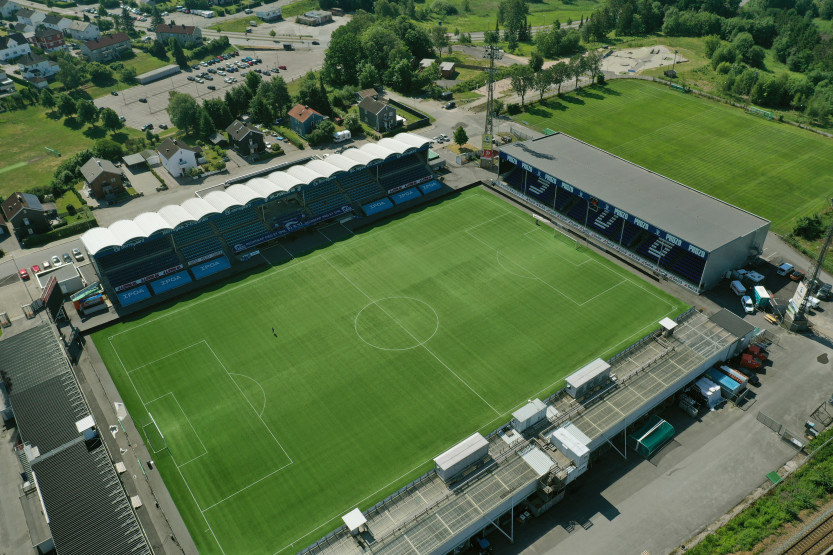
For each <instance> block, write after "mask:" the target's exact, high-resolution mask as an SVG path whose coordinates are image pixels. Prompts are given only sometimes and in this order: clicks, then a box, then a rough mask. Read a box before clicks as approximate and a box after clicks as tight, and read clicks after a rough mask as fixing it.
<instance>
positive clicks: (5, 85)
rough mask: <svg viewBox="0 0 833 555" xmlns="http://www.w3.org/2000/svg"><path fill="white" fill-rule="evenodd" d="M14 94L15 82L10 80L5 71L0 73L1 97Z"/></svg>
mask: <svg viewBox="0 0 833 555" xmlns="http://www.w3.org/2000/svg"><path fill="white" fill-rule="evenodd" d="M13 92H14V81H12V80H11V79H9V76H8V75H6V72H5V71H0V96H3V95H6V94H11V93H13Z"/></svg>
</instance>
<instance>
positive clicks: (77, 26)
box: [65, 21, 101, 41]
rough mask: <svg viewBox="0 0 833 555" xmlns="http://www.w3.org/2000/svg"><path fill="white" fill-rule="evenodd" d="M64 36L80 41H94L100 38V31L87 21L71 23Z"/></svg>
mask: <svg viewBox="0 0 833 555" xmlns="http://www.w3.org/2000/svg"><path fill="white" fill-rule="evenodd" d="M65 34H69V36H71V37H72V38H74V39H76V40H82V41H87V40H95V39H97V38H99V37H101V31H100V30H99V28H98V25H96V24H95V23H90V22H89V21H73V22H72V23H70V24H69V27H67V30H66V31H65Z"/></svg>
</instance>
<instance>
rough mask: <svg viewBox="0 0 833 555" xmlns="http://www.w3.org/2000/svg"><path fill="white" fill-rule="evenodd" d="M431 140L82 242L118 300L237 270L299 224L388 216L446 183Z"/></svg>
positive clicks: (351, 158) (385, 145)
mask: <svg viewBox="0 0 833 555" xmlns="http://www.w3.org/2000/svg"><path fill="white" fill-rule="evenodd" d="M429 142H430V141H429V140H428V139H427V138H425V137H422V136H419V135H415V134H412V133H400V134H399V135H396V137H394V138H385V139H382V140H380V141H379V142H378V143H376V144H366V145H364V146H362V147H361V148H358V149H348V150H346V151H345V152H344V153H343V154H334V155H332V156H329V157H328V158H326V160H318V159H315V160H310V161H309V162H307V163H306V164H303V165H296V166H291V167H288V168H286V169H285V170H283V171H275V172H272V173H270V174H268V175H265V176H259V177H254V178H252V179H250V180H248V181H247V182H245V183H238V184H234V185H230V186H229V187H227V188H226V189H225V190H213V191H211V192H207V193H206V194H205V195H204V196H197V197H196V198H192V199H189V200H186V201H185V202H183V203H182V204H181V205H170V206H165V207H163V208H161V209H160V210H158V211H156V212H146V213H144V214H140V215H138V216H136V217H135V218H134V219H132V220H120V221H118V222H115V223H113V224H112V225H110V226H109V227H106V228H104V227H97V228H94V229H91V230H89V231H87V232H86V233H84V235H82V237H81V240H82V242H83V244H84V247H85V249H86V250H87V253H88V254H89V257H90V260H92V261H93V264H94V265H95V267H96V270H97V271H98V274H99V276H100V277H101V279H102V283H103V284H104V287H105V289H106V290H107V292H108V293H109V296H110V297H111V299H112V300H113V301H114V302H115V303H117V304H118V305H120V306H122V307H125V306H129V305H133V304H136V303H141V302H143V301H148V300H149V299H153V298H154V297H158V296H159V295H161V294H163V293H167V292H168V291H172V290H174V289H177V288H179V287H181V286H185V285H187V284H189V283H192V282H194V281H196V280H200V279H203V278H206V277H208V276H211V275H214V274H218V273H219V272H222V271H224V270H232V271H233V269H234V267H235V266H236V265H237V264H239V263H242V262H245V261H246V260H249V259H250V258H251V257H252V256H254V255H255V254H257V252H258V250H259V249H260V248H261V247H263V246H265V245H267V244H269V243H271V242H274V241H275V240H277V239H280V238H281V237H284V236H287V235H289V234H291V233H294V232H296V231H299V230H302V229H305V228H310V227H312V226H315V225H318V224H322V223H326V222H330V221H335V220H338V221H346V220H349V219H352V218H357V217H358V218H361V217H365V216H371V215H373V216H375V215H377V214H381V215H384V213H385V212H386V211H388V210H391V209H393V208H394V207H396V206H398V205H401V204H404V203H407V202H412V201H419V200H421V199H423V198H425V196H426V195H431V194H432V193H434V192H436V191H438V190H440V189H441V188H442V186H441V184H440V183H439V182H438V181H437V180H435V179H434V176H433V174H432V173H431V170H430V168H429V167H428V163H427V156H428V145H429Z"/></svg>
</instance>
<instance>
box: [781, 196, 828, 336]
mask: <svg viewBox="0 0 833 555" xmlns="http://www.w3.org/2000/svg"><path fill="white" fill-rule="evenodd" d="M830 203H831V205H833V199H830ZM831 243H833V221H831V222H830V225H829V226H828V228H827V233H825V235H824V241H823V242H822V244H821V250H820V251H819V257H818V258H817V259H816V260H815V262H813V266H812V267H811V268H810V271H809V272H807V275H806V276H805V279H807V280H808V281H807V284H808V285H807V291H806V292H805V293H804V297H802V299H801V304H799V305H798V309H797V310H796V311H795V314H792V316H791V317H790V312H789V311H788V312H787V316H788V318H785V319H784V326H785V327H789V329H790V330H791V331H804V330H807V329H808V328H809V327H810V326H809V323H808V322H807V305H809V304H810V297H811V296H813V295H815V294H816V292H817V291H818V287H819V281H818V279H819V274H821V270H822V268H823V267H824V257H825V256H826V255H827V250H828V249H829V248H830V244H831ZM799 286H800V285H799Z"/></svg>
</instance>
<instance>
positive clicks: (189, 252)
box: [179, 237, 223, 260]
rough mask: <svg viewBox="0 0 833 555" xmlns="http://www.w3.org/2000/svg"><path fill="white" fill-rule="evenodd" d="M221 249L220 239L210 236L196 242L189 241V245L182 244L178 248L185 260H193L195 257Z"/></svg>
mask: <svg viewBox="0 0 833 555" xmlns="http://www.w3.org/2000/svg"><path fill="white" fill-rule="evenodd" d="M222 249H223V247H222V245H221V244H220V240H219V239H218V238H216V237H211V238H210V239H206V240H205V241H199V242H198V243H191V244H190V245H185V246H182V247H180V248H179V251H180V252H181V253H182V256H183V258H185V260H194V259H195V258H199V257H201V256H205V255H206V254H209V253H212V252H215V251H218V250H222Z"/></svg>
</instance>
